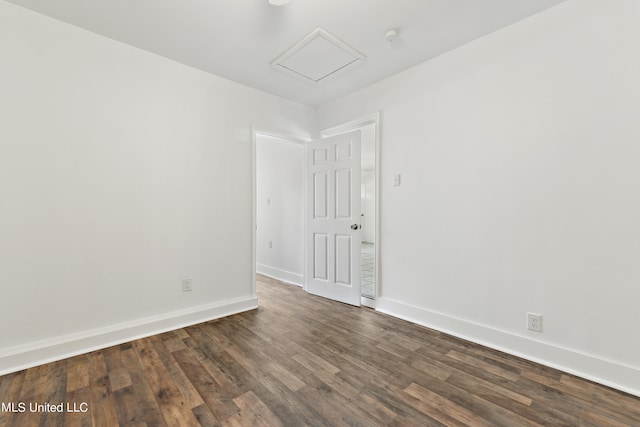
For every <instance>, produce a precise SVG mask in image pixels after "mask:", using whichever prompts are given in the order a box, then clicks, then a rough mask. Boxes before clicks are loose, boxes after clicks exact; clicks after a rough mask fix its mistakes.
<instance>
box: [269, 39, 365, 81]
mask: <svg viewBox="0 0 640 427" xmlns="http://www.w3.org/2000/svg"><path fill="white" fill-rule="evenodd" d="M366 59H367V57H366V56H365V55H363V54H362V53H360V52H358V51H357V50H356V49H354V48H352V47H351V46H349V45H348V44H347V43H345V42H343V41H342V40H340V39H339V38H337V37H336V36H334V35H332V34H329V33H328V32H327V31H325V30H323V29H322V28H317V29H315V30H313V31H312V32H311V33H310V34H308V35H307V36H305V37H304V38H303V39H302V40H300V41H299V42H298V43H296V44H294V45H293V46H291V47H290V48H289V49H287V50H285V51H284V52H283V53H282V54H280V55H279V56H278V57H277V58H275V59H274V60H273V61H271V62H270V63H269V65H271V66H272V67H273V68H276V69H279V70H281V71H284V72H285V73H287V74H289V75H292V76H294V77H297V78H300V79H302V80H305V81H306V82H308V83H311V84H314V85H318V84H320V83H322V82H323V81H324V80H325V79H327V78H329V77H334V76H336V75H337V74H341V73H343V72H344V71H346V70H348V69H351V68H353V67H354V66H356V65H359V64H360V63H363V62H364V61H365V60H366Z"/></svg>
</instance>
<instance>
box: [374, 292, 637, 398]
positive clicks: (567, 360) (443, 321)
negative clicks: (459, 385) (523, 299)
mask: <svg viewBox="0 0 640 427" xmlns="http://www.w3.org/2000/svg"><path fill="white" fill-rule="evenodd" d="M376 310H377V311H380V312H381V313H385V314H388V315H391V316H394V317H398V318H400V319H404V320H407V321H409V322H413V323H417V324H418V325H422V326H425V327H427V328H431V329H435V330H437V331H440V332H444V333H446V334H449V335H453V336H455V337H458V338H462V339H464V340H467V341H471V342H474V343H476V344H480V345H483V346H485V347H489V348H493V349H495V350H498V351H502V352H504V353H508V354H511V355H513V356H517V357H520V358H522V359H526V360H530V361H532V362H535V363H539V364H541V365H545V366H549V367H551V368H554V369H558V370H561V371H564V372H567V373H569V374H573V375H576V376H578V377H582V378H585V379H587V380H590V381H594V382H596V383H599V384H603V385H605V386H608V387H612V388H615V389H617V390H621V391H623V392H625V393H629V394H632V395H635V396H639V397H640V369H638V368H637V367H633V366H628V365H624V364H621V363H618V362H614V361H611V360H607V359H604V358H602V357H598V356H594V355H590V354H585V353H581V352H579V351H576V350H573V349H570V348H565V347H562V346H558V345H554V344H550V343H545V342H542V341H538V340H535V339H533V338H529V337H526V336H523V335H517V334H514V333H512V332H508V331H503V330H500V329H495V328H492V327H489V326H486V325H482V324H479V323H475V322H471V321H468V320H464V319H459V318H456V317H453V316H449V315H447V314H443V313H437V312H434V311H431V310H428V309H426V308H422V307H417V306H414V305H411V304H406V303H403V302H400V301H396V300H393V299H390V298H384V297H380V298H378V300H377V307H376Z"/></svg>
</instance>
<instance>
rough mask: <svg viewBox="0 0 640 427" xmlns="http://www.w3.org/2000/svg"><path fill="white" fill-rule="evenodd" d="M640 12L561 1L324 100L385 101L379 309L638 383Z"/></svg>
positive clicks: (331, 110) (323, 111)
mask: <svg viewBox="0 0 640 427" xmlns="http://www.w3.org/2000/svg"><path fill="white" fill-rule="evenodd" d="M639 20H640V2H637V1H633V0H626V1H625V0H620V1H616V2H603V1H600V0H570V1H567V2H565V3H562V4H560V5H559V6H556V7H554V8H552V9H550V10H548V11H546V12H543V13H541V14H539V15H536V16H534V17H532V18H530V19H527V20H525V21H522V22H520V23H517V24H515V25H512V26H510V27H508V28H505V29H503V30H501V31H498V32H496V33H493V34H491V35H489V36H486V37H484V38H482V39H480V40H477V41H475V42H473V43H470V44H468V45H466V46H463V47H461V48H459V49H457V50H455V51H452V52H450V53H447V54H444V55H442V56H440V57H438V58H436V59H434V60H432V61H430V62H427V63H424V64H421V65H419V66H417V67H414V68H412V69H410V70H407V71H406V72H403V73H401V74H400V75H397V76H395V77H392V78H389V79H387V80H385V81H382V82H380V83H378V84H376V85H374V86H372V87H369V88H367V89H364V90H362V91H359V92H357V93H355V94H352V95H350V96H347V97H344V98H341V99H339V100H337V101H335V102H331V103H328V104H325V105H323V106H322V107H321V108H319V122H320V123H319V124H320V127H321V128H325V127H329V126H333V125H336V124H339V123H342V122H346V121H349V120H353V119H354V118H357V117H362V116H365V115H367V114H371V113H372V112H375V111H378V110H382V127H381V129H382V135H381V138H382V140H381V149H382V154H381V163H382V164H381V173H382V175H381V185H382V188H381V204H382V208H381V219H380V220H381V221H382V222H381V230H382V231H381V232H382V236H381V240H380V243H381V247H380V251H381V260H382V264H381V265H382V268H381V272H382V273H381V274H382V277H381V282H382V283H381V296H382V298H381V299H380V300H379V301H378V304H379V305H378V307H382V309H383V310H386V311H388V312H393V313H394V314H396V315H400V316H403V317H406V318H412V319H414V320H418V321H420V322H422V323H425V324H430V325H431V326H435V327H437V328H439V329H442V330H448V331H449V332H452V333H454V334H457V335H460V336H466V337H468V338H472V339H474V340H476V341H480V342H484V343H486V344H489V345H492V346H494V347H499V348H503V349H506V350H508V351H510V352H512V353H516V354H522V355H524V356H525V357H528V358H532V359H536V360H540V361H543V362H545V363H547V364H550V365H554V366H559V367H562V368H563V369H566V370H569V371H573V372H576V373H579V374H581V375H583V376H587V377H590V378H592V379H595V380H598V381H601V382H604V383H609V384H611V385H614V386H617V387H619V388H622V389H626V390H628V391H630V392H632V393H635V394H639V393H640V340H639V339H638V337H640V323H639V322H638V301H640V285H639V283H640V262H639V261H638V260H640V220H639V218H640V187H639V183H640V167H639V164H640V162H639V161H640V126H639V125H638V123H639V119H638V118H639V117H640V79H639V77H638V76H639V75H640V49H638V40H640V26H639V25H638V22H639ZM396 173H401V174H402V183H401V185H400V186H399V187H393V186H392V179H393V178H392V177H393V175H394V174H396ZM528 311H531V312H536V313H541V314H542V315H543V316H544V317H543V330H544V331H543V333H542V334H539V333H535V332H530V331H527V330H526V329H525V324H526V323H525V313H526V312H528Z"/></svg>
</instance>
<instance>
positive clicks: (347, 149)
mask: <svg viewBox="0 0 640 427" xmlns="http://www.w3.org/2000/svg"><path fill="white" fill-rule="evenodd" d="M350 159H351V141H348V142H342V143H338V144H336V161H341V160H350Z"/></svg>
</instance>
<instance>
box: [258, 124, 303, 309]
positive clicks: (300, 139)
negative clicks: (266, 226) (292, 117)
mask: <svg viewBox="0 0 640 427" xmlns="http://www.w3.org/2000/svg"><path fill="white" fill-rule="evenodd" d="M250 131H251V296H252V297H254V298H255V297H256V274H257V273H256V262H257V255H256V244H257V243H256V239H257V237H256V236H257V228H258V218H257V216H258V201H257V200H256V198H257V187H258V182H257V171H256V168H257V163H256V161H257V159H256V142H257V137H258V135H264V136H270V137H273V138H279V139H284V140H286V141H291V142H292V143H295V144H302V145H304V146H305V153H306V146H307V143H308V142H310V141H311V140H312V138H310V137H309V136H301V135H292V134H287V133H280V132H272V131H269V130H264V129H260V128H256V127H255V126H253V125H251V126H250ZM304 177H305V178H304V179H305V182H304V186H305V187H304V188H305V189H306V188H307V186H306V183H307V182H306V179H307V162H306V157H305V162H304ZM304 197H305V200H304V203H305V208H306V206H307V192H306V190H305V192H304ZM304 233H305V238H304V254H303V257H304V258H303V259H304V260H305V265H304V268H303V271H302V283H303V284H304V285H303V289H304V290H305V291H306V287H307V278H306V273H307V272H306V256H307V245H306V243H307V240H306V234H307V223H306V221H305V224H304Z"/></svg>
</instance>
